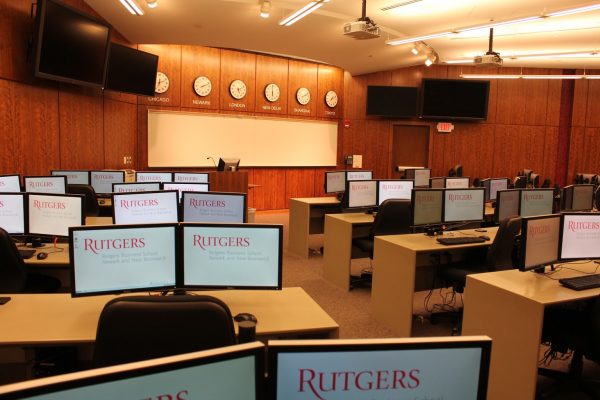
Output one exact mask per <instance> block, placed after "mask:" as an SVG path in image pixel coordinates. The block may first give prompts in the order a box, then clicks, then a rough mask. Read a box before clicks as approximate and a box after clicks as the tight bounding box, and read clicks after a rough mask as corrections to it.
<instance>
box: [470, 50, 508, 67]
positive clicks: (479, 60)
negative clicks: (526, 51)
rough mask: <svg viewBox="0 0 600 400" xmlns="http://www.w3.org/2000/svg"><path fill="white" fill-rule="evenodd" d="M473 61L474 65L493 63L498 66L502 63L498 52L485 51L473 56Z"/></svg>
mask: <svg viewBox="0 0 600 400" xmlns="http://www.w3.org/2000/svg"><path fill="white" fill-rule="evenodd" d="M473 63H474V64H475V65H495V66H498V67H499V66H501V65H502V58H501V57H500V54H498V53H486V54H484V55H482V56H475V58H473Z"/></svg>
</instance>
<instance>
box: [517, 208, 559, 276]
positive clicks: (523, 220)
mask: <svg viewBox="0 0 600 400" xmlns="http://www.w3.org/2000/svg"><path fill="white" fill-rule="evenodd" d="M560 217H561V216H560V214H545V215H535V216H532V217H522V218H521V244H520V246H519V257H518V260H517V263H516V267H518V269H519V271H521V272H526V271H532V270H536V269H540V268H543V267H544V266H546V265H551V264H553V263H555V262H558V261H560V244H559V243H560V239H561V232H562V231H561V227H562V223H561V221H559V226H558V229H559V243H557V246H558V249H557V250H558V251H557V254H556V260H553V261H549V262H548V263H546V264H544V265H529V266H528V265H525V253H526V249H527V235H525V234H524V233H525V232H527V227H528V225H529V221H535V220H538V219H547V218H560Z"/></svg>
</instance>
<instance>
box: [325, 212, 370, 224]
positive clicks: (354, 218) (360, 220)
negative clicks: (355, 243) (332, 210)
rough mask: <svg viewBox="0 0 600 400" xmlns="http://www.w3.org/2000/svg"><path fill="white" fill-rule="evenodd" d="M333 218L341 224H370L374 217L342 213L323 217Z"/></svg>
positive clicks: (363, 214)
mask: <svg viewBox="0 0 600 400" xmlns="http://www.w3.org/2000/svg"><path fill="white" fill-rule="evenodd" d="M325 218H326V219H327V218H333V219H335V220H339V221H341V222H346V223H350V224H372V223H373V220H374V219H375V216H374V215H373V214H365V213H342V214H327V216H326V217H325Z"/></svg>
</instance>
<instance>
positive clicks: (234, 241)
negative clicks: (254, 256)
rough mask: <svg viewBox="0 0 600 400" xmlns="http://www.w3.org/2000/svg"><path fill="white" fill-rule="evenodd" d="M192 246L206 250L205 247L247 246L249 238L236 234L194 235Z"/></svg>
mask: <svg viewBox="0 0 600 400" xmlns="http://www.w3.org/2000/svg"><path fill="white" fill-rule="evenodd" d="M192 240H193V242H192V243H193V246H194V247H200V248H201V249H202V250H206V248H207V247H248V246H250V238H248V237H237V236H203V235H194V237H193V238H192Z"/></svg>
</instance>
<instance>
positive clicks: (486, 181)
mask: <svg viewBox="0 0 600 400" xmlns="http://www.w3.org/2000/svg"><path fill="white" fill-rule="evenodd" d="M502 180H506V189H502V190H508V188H509V186H510V178H485V179H482V180H481V185H482V186H481V187H483V188H484V189H485V201H486V202H492V201H496V197H494V198H493V199H492V194H491V185H492V181H502ZM497 194H498V190H496V195H497Z"/></svg>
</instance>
